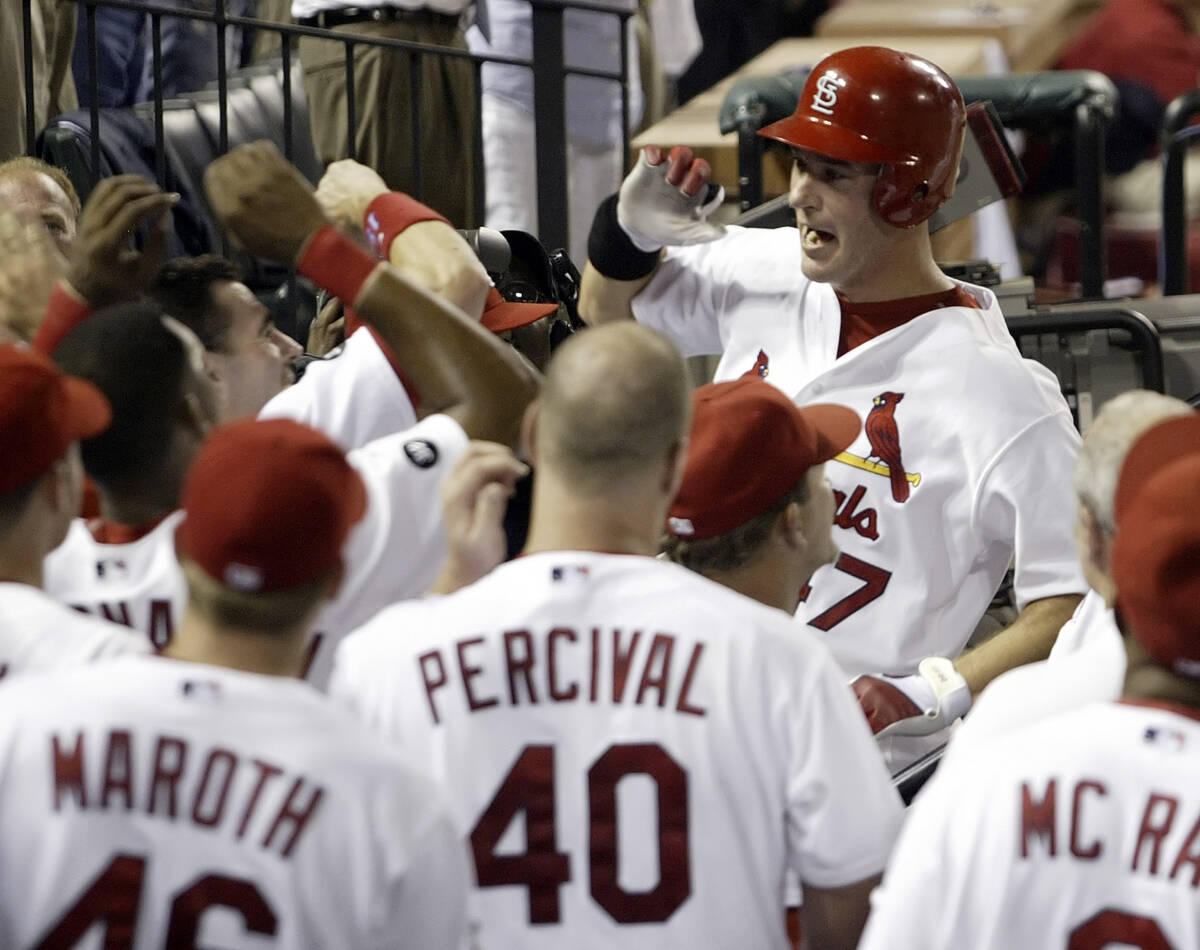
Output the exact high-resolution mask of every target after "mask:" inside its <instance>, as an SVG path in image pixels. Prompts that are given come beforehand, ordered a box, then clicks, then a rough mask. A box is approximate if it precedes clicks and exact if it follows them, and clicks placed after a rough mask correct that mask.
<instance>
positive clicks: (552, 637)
mask: <svg viewBox="0 0 1200 950" xmlns="http://www.w3.org/2000/svg"><path fill="white" fill-rule="evenodd" d="M562 637H565V638H566V639H568V640H570V641H571V642H572V643H574V642H575V641H576V639H577V638H576V636H575V631H574V630H572V629H571V628H570V627H555V628H554V629H553V630H551V631H550V632H549V633H548V634H547V635H546V680H547V683H548V689H549V693H550V698H551V699H552V700H554V701H555V702H556V703H564V702H570V701H571V700H572V699H574V698H575V697H576V696H578V695H579V684H578V683H574V682H573V683H571V685H570V686H569V687H567V688H566V689H563V688H562V687H561V686H560V685H559V682H558V647H557V643H558V641H559V639H560V638H562ZM595 666H596V662H595V659H594V658H593V660H592V668H593V669H595ZM592 681H593V683H594V682H595V678H594V677H593V680H592Z"/></svg>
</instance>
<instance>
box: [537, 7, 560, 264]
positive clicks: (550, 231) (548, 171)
mask: <svg viewBox="0 0 1200 950" xmlns="http://www.w3.org/2000/svg"><path fill="white" fill-rule="evenodd" d="M532 3H533V112H534V130H535V135H534V139H535V147H536V149H537V183H538V187H537V193H538V237H539V238H540V239H541V242H542V244H543V245H544V246H546V247H567V245H568V241H567V144H566V143H567V118H566V76H565V74H564V72H563V70H564V69H565V68H566V60H565V57H564V53H563V10H562V7H561V6H557V5H555V4H552V3H543V2H540V0H532Z"/></svg>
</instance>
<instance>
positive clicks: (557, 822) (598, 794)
mask: <svg viewBox="0 0 1200 950" xmlns="http://www.w3.org/2000/svg"><path fill="white" fill-rule="evenodd" d="M587 337H590V338H591V339H590V340H589V341H588V342H582V341H583V340H584V339H585V338H587ZM689 389H690V385H689V382H688V378H687V374H686V371H685V367H684V364H683V361H682V359H681V358H680V356H679V354H678V352H677V351H676V350H675V348H674V347H673V346H672V345H671V344H670V343H669V342H668V341H667V340H665V339H664V338H663V337H661V336H660V335H659V334H657V333H654V332H652V331H650V330H647V329H645V328H642V327H637V326H633V325H622V326H616V327H606V328H602V329H599V330H593V331H588V333H586V334H582V335H579V336H578V337H575V338H572V339H570V340H568V341H567V342H566V343H564V344H563V346H562V347H560V349H559V350H558V352H557V353H556V354H555V356H554V357H553V358H552V359H551V361H550V365H549V370H548V373H547V377H546V383H545V388H544V395H543V396H542V397H541V398H540V399H539V401H537V402H536V403H535V404H534V407H533V408H531V410H530V412H529V414H528V416H527V427H528V430H529V431H528V438H529V444H530V445H531V446H532V447H533V449H532V451H533V457H534V462H535V464H536V466H537V472H538V477H537V480H536V481H535V483H534V499H533V517H532V523H531V527H530V533H529V539H528V543H527V545H526V548H525V551H524V555H523V556H522V557H520V558H518V559H516V560H513V561H509V562H507V563H505V564H503V565H501V566H500V567H498V568H496V569H495V570H493V571H492V572H491V573H490V574H488V575H487V576H485V577H484V578H483V579H482V580H480V581H478V582H477V583H475V584H472V585H470V586H468V587H464V588H462V589H460V590H458V591H456V592H455V593H453V594H450V595H448V596H445V597H434V598H426V599H424V600H420V601H409V602H407V603H403V604H397V605H395V606H393V607H390V608H388V609H387V610H384V611H382V612H381V613H380V614H378V615H377V616H376V617H375V618H373V619H372V620H371V621H370V622H369V623H368V624H367V625H366V626H364V627H363V628H362V629H361V630H360V631H358V632H356V633H353V634H351V636H350V637H348V638H347V639H346V640H345V641H344V642H343V644H342V646H341V647H340V649H339V652H338V656H337V660H336V668H335V673H334V679H333V682H332V683H331V692H332V693H333V695H334V696H335V697H336V698H339V699H341V700H343V701H345V702H347V703H348V704H349V705H350V706H352V707H353V708H355V709H356V710H357V712H358V713H359V714H360V715H361V716H362V717H363V718H364V719H365V720H366V721H367V722H368V723H370V724H371V725H372V726H373V727H374V728H375V729H377V730H379V731H380V732H381V733H382V734H384V735H386V736H388V737H390V738H393V739H395V740H397V741H398V742H399V743H400V744H401V746H402V747H403V748H405V749H407V750H408V751H409V752H410V753H411V754H413V755H414V757H416V758H417V759H418V760H420V761H422V762H425V763H428V764H429V765H430V766H431V767H432V768H433V769H434V770H435V774H437V775H438V776H440V777H442V778H443V779H445V780H446V783H447V786H448V789H449V796H450V802H451V805H452V807H453V810H454V813H455V815H456V817H457V819H458V820H459V821H460V822H461V823H463V825H464V827H465V828H467V829H469V836H470V842H471V847H472V850H473V853H474V856H475V872H476V881H477V883H478V886H479V894H478V903H477V906H478V908H479V911H480V919H481V927H482V930H481V938H482V939H483V941H484V942H486V943H489V944H495V945H497V946H521V947H529V948H537V947H562V946H571V947H580V948H587V947H607V946H617V945H619V946H622V947H629V948H639V947H646V948H649V947H655V948H662V947H697V946H710V947H726V946H754V947H783V946H787V945H788V943H787V938H786V936H785V930H784V913H783V901H782V896H781V894H782V885H783V877H784V871H785V869H786V868H789V867H790V868H792V869H794V870H795V871H796V873H797V874H798V876H799V878H800V880H801V882H802V884H803V885H804V887H805V903H804V914H805V918H804V927H805V930H806V932H807V934H808V936H809V938H810V939H811V940H812V941H813V945H814V946H822V947H853V946H854V945H855V941H856V940H857V938H858V935H859V931H860V929H861V926H862V920H863V915H864V914H865V900H866V894H867V891H868V889H869V887H870V885H871V882H872V881H873V880H874V877H875V875H876V873H877V872H878V870H879V868H880V866H881V864H882V862H883V860H884V859H885V857H886V854H887V852H888V849H889V847H890V844H891V841H892V838H893V835H894V834H895V830H896V826H897V822H898V821H899V804H898V802H899V800H898V798H897V796H896V795H895V793H894V792H893V791H892V789H891V787H890V784H889V782H888V778H887V774H886V771H885V770H884V769H883V767H882V765H881V763H880V760H879V757H878V754H877V752H876V751H875V750H874V748H873V747H872V743H871V740H870V735H869V732H868V730H867V729H866V727H865V725H864V723H863V720H862V717H861V714H860V713H859V712H858V710H857V709H856V707H855V704H854V701H853V697H852V695H851V693H850V691H849V690H847V688H846V686H845V683H844V681H843V680H842V677H841V673H840V671H838V670H837V668H836V666H835V664H834V662H833V660H832V658H831V657H830V655H829V653H828V651H827V650H826V649H825V648H824V647H823V646H822V645H821V644H820V643H819V642H818V641H817V640H816V639H815V638H813V637H811V636H808V635H806V634H799V635H798V633H797V630H796V629H795V626H794V624H793V622H792V621H791V619H790V618H789V617H788V616H787V615H786V614H782V613H780V612H779V611H777V610H772V609H770V608H767V607H764V606H763V605H761V604H758V603H755V602H754V601H752V600H750V599H749V598H746V597H743V596H742V595H740V594H737V593H735V592H733V591H731V590H728V589H727V588H724V587H721V586H720V585H717V584H713V583H711V582H709V581H708V580H706V579H705V578H703V577H700V576H699V575H697V574H695V573H693V572H691V571H687V570H685V569H683V568H680V567H678V566H677V565H674V564H670V563H667V562H665V561H660V560H657V559H656V558H655V557H654V554H655V552H656V550H657V548H658V540H659V533H660V531H661V528H662V525H663V523H664V519H665V518H666V515H667V511H668V507H669V505H670V502H671V498H672V496H673V495H674V492H675V489H676V487H677V485H678V484H679V480H680V478H681V476H682V473H683V466H684V450H685V448H684V447H685V437H686V433H687V425H688V410H689ZM739 398H741V397H739V395H738V394H736V393H735V394H733V395H732V396H731V397H730V399H731V400H736V399H739ZM844 422H845V419H844V418H843V419H842V423H839V424H837V425H834V426H833V427H832V431H831V432H829V433H827V434H825V433H823V434H825V435H827V439H828V441H829V442H836V441H839V440H841V439H842V438H843V437H844V436H845V432H844V426H843V424H844ZM701 424H703V423H701ZM851 426H853V417H851ZM820 428H821V429H822V430H823V429H824V423H821V426H820ZM760 434H761V430H760V429H755V430H754V431H753V432H752V433H749V434H745V435H739V436H738V440H739V444H741V445H742V446H744V448H745V450H746V451H748V452H749V451H754V438H756V437H757V436H759V435H760ZM810 434H811V433H810ZM796 448H797V454H796V456H795V457H794V458H792V459H791V462H792V464H793V465H794V468H792V470H791V471H790V473H789V474H788V475H787V478H788V479H789V480H791V481H793V482H794V481H795V480H797V479H799V478H800V477H801V474H802V473H803V471H804V470H805V469H807V468H809V467H810V466H811V465H812V464H814V463H816V462H817V460H818V459H819V457H820V454H822V453H820V452H818V453H817V454H815V455H814V454H812V453H810V452H808V451H806V449H807V448H810V446H806V447H800V446H797V447H796ZM818 495H819V493H818ZM818 495H814V498H813V500H812V502H811V503H806V504H805V505H803V508H804V512H803V514H801V513H799V512H797V513H795V517H796V518H797V519H798V520H803V521H805V522H806V523H807V522H809V519H811V532H812V536H813V539H814V541H815V542H817V544H818V546H819V543H820V538H821V536H822V533H823V532H824V533H825V534H826V535H827V533H828V531H829V530H830V529H829V528H828V525H827V523H826V525H825V526H824V527H822V525H821V524H820V523H819V521H820V517H821V508H820V505H821V503H822V502H821V499H820V498H819V496H818ZM727 502H728V508H727V509H726V510H725V511H724V512H723V513H722V517H730V518H733V519H734V520H741V518H742V516H743V515H744V514H745V512H744V511H742V510H741V508H740V504H741V500H740V499H739V498H729V499H727ZM824 516H825V517H826V518H828V517H829V511H828V508H826V509H825V511H824Z"/></svg>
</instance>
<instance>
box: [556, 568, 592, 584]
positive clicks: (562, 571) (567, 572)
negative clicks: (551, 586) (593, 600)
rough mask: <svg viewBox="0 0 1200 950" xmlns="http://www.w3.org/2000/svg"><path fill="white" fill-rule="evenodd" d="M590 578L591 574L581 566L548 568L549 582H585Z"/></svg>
mask: <svg viewBox="0 0 1200 950" xmlns="http://www.w3.org/2000/svg"><path fill="white" fill-rule="evenodd" d="M590 576H591V572H590V571H589V570H588V569H587V567H586V566H585V565H583V564H570V565H566V566H561V565H560V566H557V567H552V568H550V580H552V581H556V582H557V581H570V580H576V581H585V580H587V579H588V577H590Z"/></svg>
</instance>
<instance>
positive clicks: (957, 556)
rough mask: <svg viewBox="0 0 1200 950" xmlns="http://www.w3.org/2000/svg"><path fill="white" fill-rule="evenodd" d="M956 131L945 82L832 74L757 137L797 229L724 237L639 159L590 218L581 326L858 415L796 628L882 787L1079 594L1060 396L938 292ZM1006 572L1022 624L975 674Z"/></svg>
mask: <svg viewBox="0 0 1200 950" xmlns="http://www.w3.org/2000/svg"><path fill="white" fill-rule="evenodd" d="M964 130H965V118H964V107H963V102H962V98H961V96H960V95H959V93H958V90H957V89H956V88H955V86H954V84H953V82H952V81H951V80H950V79H949V78H948V77H947V76H946V75H945V73H943V72H942V71H941V70H940V69H938V68H937V67H936V66H935V65H934V64H932V63H930V62H928V61H926V60H923V59H920V58H919V57H916V56H912V55H910V54H907V53H900V52H896V51H894V50H890V49H885V48H882V47H859V48H853V49H847V50H842V51H840V52H837V53H834V54H832V55H831V56H829V57H827V58H826V59H824V60H822V61H821V62H820V63H818V64H817V66H816V67H815V68H814V69H813V71H812V73H811V75H810V76H809V78H808V81H807V83H806V85H805V87H804V91H803V93H802V94H801V97H800V101H799V103H798V105H797V108H796V112H795V114H794V115H792V116H790V117H789V118H787V119H784V120H782V121H781V122H778V123H775V124H774V125H771V126H768V127H767V128H765V129H764V130H763V132H762V134H763V135H765V136H767V137H768V138H771V139H775V140H778V141H781V142H783V143H785V144H787V145H788V146H789V147H790V148H791V151H792V155H793V157H794V160H795V165H794V169H793V172H792V187H791V193H790V201H791V205H792V207H793V208H794V209H795V211H796V223H797V227H795V228H790V227H789V228H780V229H775V230H762V229H743V228H736V227H730V228H721V227H719V226H717V225H715V224H712V223H711V222H709V221H708V220H707V217H706V216H707V214H708V212H709V211H710V210H711V208H712V207H714V206H715V204H716V203H717V201H718V200H719V198H718V197H715V196H710V195H709V193H708V190H706V187H705V185H706V182H707V179H708V177H709V169H708V167H707V165H706V164H705V163H704V162H702V161H699V160H697V161H693V160H692V156H691V154H690V151H689V150H687V149H677V150H675V151H674V152H672V153H671V157H670V159H669V160H668V159H667V158H666V156H665V155H664V154H663V152H662V150H661V149H657V148H647V149H645V150H643V153H642V157H641V160H640V161H639V163H638V165H637V167H636V168H635V170H634V171H633V172H632V173H631V174H630V175H629V177H628V178H627V179H626V180H625V183H624V184H623V185H622V188H621V192H620V195H619V196H614V197H613V198H611V199H610V200H609V201H608V202H607V203H606V204H605V205H603V206H602V207H601V209H600V211H599V212H598V213H597V216H596V221H595V226H594V228H593V233H592V240H591V243H590V245H589V258H590V261H589V267H588V268H587V271H586V272H585V275H584V286H583V296H582V299H581V308H580V312H581V315H582V316H583V317H584V319H586V320H588V321H590V322H593V323H600V322H604V321H606V320H611V319H620V318H622V317H625V318H627V317H629V316H631V315H632V316H633V317H635V318H636V319H637V320H638V321H639V322H642V323H644V324H646V325H647V326H651V327H655V328H657V329H660V330H662V331H663V332H665V333H666V334H667V335H668V336H669V337H671V339H672V340H674V341H675V342H676V343H677V344H678V345H679V346H680V347H681V348H682V349H683V351H684V353H685V354H686V355H693V354H701V353H720V354H721V360H720V363H719V365H718V368H717V372H716V378H717V379H718V380H728V379H733V378H736V377H738V376H741V375H743V374H745V373H755V374H757V375H758V376H760V377H762V378H764V379H766V380H767V381H768V382H770V383H773V384H775V385H776V386H778V387H779V388H780V389H781V390H782V391H783V392H784V393H785V394H787V395H788V396H789V397H791V398H792V399H793V400H794V401H795V402H796V403H797V404H798V405H806V404H808V403H811V402H815V401H820V402H836V403H838V404H841V405H844V406H846V407H848V408H850V409H854V410H855V411H857V412H859V413H861V414H863V415H864V416H865V419H864V427H863V433H862V435H861V436H860V437H859V439H858V440H857V441H856V442H855V444H854V445H852V446H850V447H849V448H848V449H847V450H846V451H845V452H843V453H841V454H839V455H838V456H837V457H836V458H835V459H833V460H832V461H831V462H830V464H829V465H828V466H827V474H828V477H829V479H830V481H831V482H832V483H833V488H834V497H835V499H836V502H837V510H836V514H835V517H834V524H835V525H836V526H837V529H838V530H837V532H836V535H837V539H836V540H837V543H838V546H839V547H840V548H841V551H842V553H841V555H840V556H839V557H838V559H837V561H835V562H834V563H833V564H832V565H830V566H828V567H825V568H822V569H821V570H819V571H818V572H817V573H816V574H815V575H814V576H813V579H812V581H811V584H809V585H807V586H805V588H804V589H803V590H802V591H801V605H800V607H799V610H798V611H797V617H798V619H800V620H801V621H803V622H804V623H806V624H807V625H808V627H809V628H811V629H813V630H814V631H815V632H817V633H818V634H819V635H820V636H822V637H823V638H824V639H825V640H826V642H827V643H828V644H829V646H830V648H831V649H832V650H833V652H834V655H835V656H836V657H837V659H838V661H839V663H841V665H842V667H843V668H844V669H845V671H846V672H847V673H848V674H850V675H857V674H863V676H862V677H860V678H859V679H858V680H857V682H856V685H855V690H856V692H857V693H858V694H859V698H860V702H861V703H862V705H863V707H864V710H865V711H866V712H867V715H868V718H869V719H870V721H871V724H872V728H873V729H874V730H875V731H876V732H877V733H879V734H880V737H881V738H885V737H886V739H885V742H884V743H883V745H884V747H885V751H887V752H888V753H889V756H890V758H891V761H892V762H893V765H900V764H902V763H903V761H905V760H906V759H909V758H912V757H913V755H915V754H916V752H917V751H918V750H919V749H920V748H921V747H922V745H925V746H927V745H928V744H929V742H930V740H928V739H926V740H923V741H922V740H915V741H914V740H912V739H906V738H905V737H909V736H913V735H920V734H925V733H934V732H937V731H938V730H939V729H941V728H942V727H943V726H945V725H947V724H948V723H949V722H951V721H953V720H954V719H955V718H956V717H958V716H959V715H961V714H962V713H964V712H965V711H966V710H967V708H968V707H969V705H970V702H971V697H972V695H974V694H975V693H977V692H978V691H979V690H980V689H982V687H983V686H984V685H985V684H986V683H987V682H989V681H990V680H991V679H993V678H994V677H995V676H996V675H997V674H998V673H1000V672H1002V671H1003V670H1005V669H1008V668H1010V667H1012V666H1015V665H1018V664H1021V663H1026V662H1030V661H1032V660H1035V659H1039V658H1043V657H1044V656H1045V655H1046V653H1047V652H1048V651H1049V648H1050V644H1051V643H1052V642H1053V639H1054V635H1055V633H1056V632H1057V631H1058V629H1059V627H1061V626H1062V624H1063V622H1064V621H1065V620H1066V619H1067V618H1068V617H1069V616H1070V614H1071V611H1072V610H1073V608H1074V607H1075V605H1076V604H1077V603H1078V599H1079V598H1078V595H1079V593H1080V592H1082V591H1083V590H1084V589H1085V584H1084V581H1083V579H1082V577H1080V575H1079V569H1078V564H1077V562H1076V560H1075V557H1074V553H1073V551H1072V550H1071V544H1070V527H1071V524H1070V506H1069V504H1067V501H1068V498H1069V495H1068V486H1069V483H1070V471H1071V464H1072V462H1073V459H1074V456H1075V452H1076V449H1077V446H1078V435H1077V434H1076V433H1075V431H1074V428H1073V425H1072V422H1071V417H1070V413H1069V411H1068V409H1067V406H1066V403H1065V401H1064V400H1063V398H1062V395H1061V393H1060V392H1059V390H1058V386H1057V383H1056V382H1055V379H1054V377H1053V376H1052V375H1051V374H1050V373H1049V372H1048V371H1047V370H1045V369H1044V368H1043V367H1041V366H1038V365H1037V364H1035V363H1032V362H1030V361H1025V360H1022V359H1021V358H1020V355H1019V353H1018V351H1017V349H1016V347H1015V345H1014V344H1013V342H1012V339H1011V337H1010V336H1009V334H1008V331H1007V329H1006V327H1005V324H1004V320H1003V317H1002V315H1001V313H1000V309H999V307H998V305H997V303H996V298H995V297H994V295H993V294H991V293H990V292H989V291H988V290H986V289H984V288H980V287H975V286H971V285H967V284H962V283H959V282H956V281H953V280H951V279H950V278H948V277H946V276H945V275H944V274H943V273H942V271H941V270H940V269H939V268H938V266H937V264H936V263H935V262H934V259H933V255H932V251H931V249H930V242H929V231H928V224H927V220H928V218H929V216H930V215H931V214H932V213H933V212H934V211H935V210H936V209H937V207H938V206H939V205H940V204H941V203H942V202H943V201H944V200H945V199H946V198H947V197H948V196H949V194H950V192H951V191H952V189H953V186H954V180H955V171H956V169H957V166H958V157H959V154H960V150H961V146H962V138H963V135H964ZM710 197H711V200H710ZM664 248H665V249H664ZM763 451H764V452H769V451H770V446H769V445H767V446H763ZM1014 557H1015V560H1016V574H1015V589H1016V595H1017V601H1018V607H1019V609H1020V615H1019V617H1018V618H1017V620H1016V621H1015V623H1014V624H1013V625H1012V626H1011V627H1009V628H1008V629H1006V630H1005V631H1003V632H1001V633H1000V634H999V635H998V636H996V637H994V638H993V639H992V640H991V641H989V642H988V643H985V644H983V645H982V646H980V647H979V648H977V649H974V650H972V651H970V652H968V653H966V654H963V648H964V647H965V645H966V643H967V640H968V638H969V637H970V635H971V633H972V631H973V629H974V627H975V625H976V623H977V622H978V620H979V619H980V617H981V616H982V615H983V613H984V611H985V610H986V608H987V606H988V604H989V602H990V601H991V598H992V596H993V594H994V593H995V591H996V588H997V587H998V585H999V584H1000V581H1001V579H1002V578H1003V576H1004V573H1005V571H1006V569H1007V568H1008V566H1009V564H1010V562H1011V561H1012V559H1013V558H1014ZM951 660H953V662H951ZM897 735H899V736H901V737H902V738H901V739H899V740H893V739H892V738H891V737H893V736H897Z"/></svg>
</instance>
